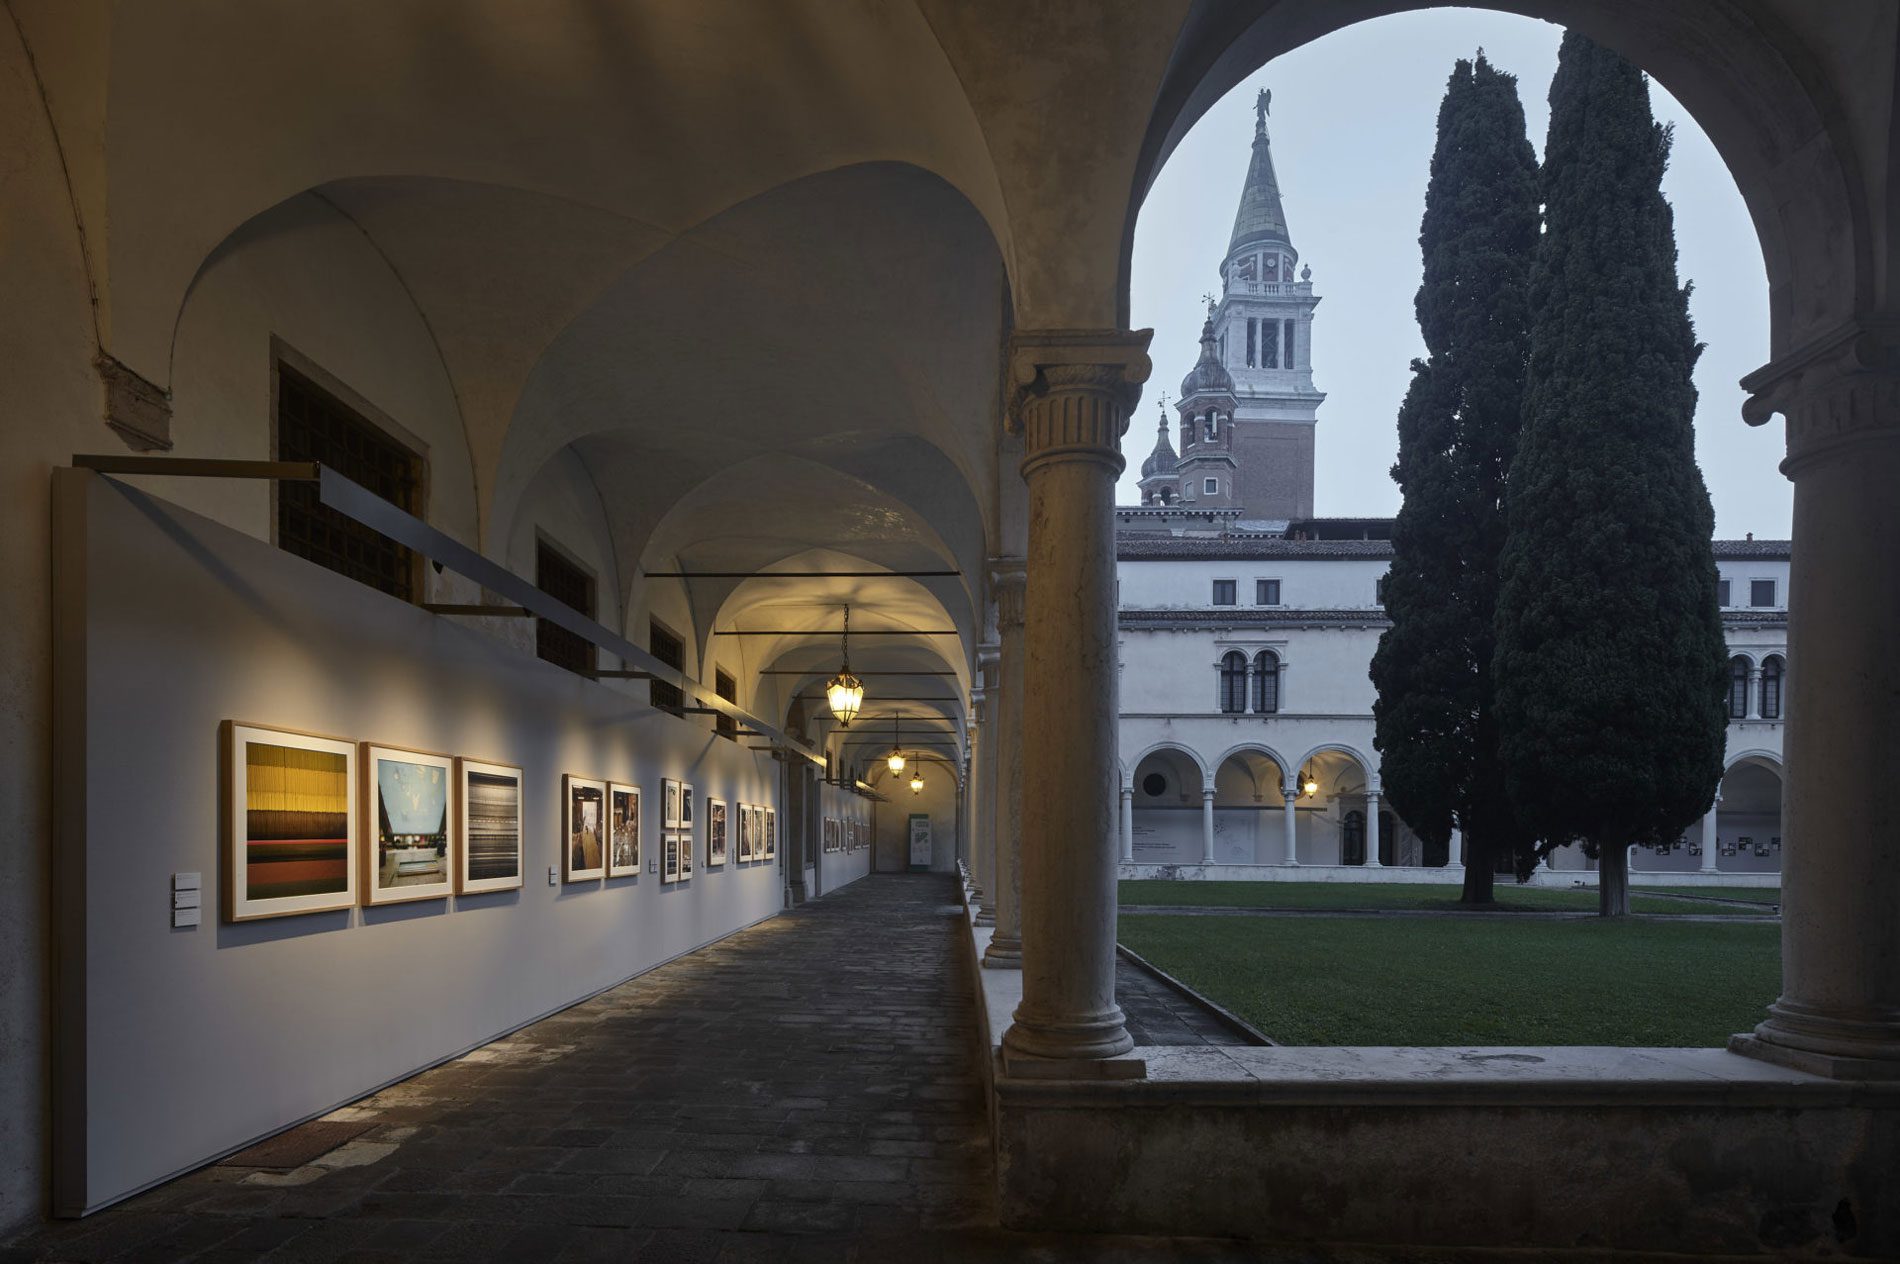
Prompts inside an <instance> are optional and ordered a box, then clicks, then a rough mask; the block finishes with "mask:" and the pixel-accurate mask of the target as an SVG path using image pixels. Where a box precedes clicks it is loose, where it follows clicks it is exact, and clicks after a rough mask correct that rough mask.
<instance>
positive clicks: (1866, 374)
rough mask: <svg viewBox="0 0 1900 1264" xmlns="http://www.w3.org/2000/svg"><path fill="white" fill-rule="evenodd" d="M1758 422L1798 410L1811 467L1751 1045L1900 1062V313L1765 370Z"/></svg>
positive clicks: (1840, 1061)
mask: <svg viewBox="0 0 1900 1264" xmlns="http://www.w3.org/2000/svg"><path fill="white" fill-rule="evenodd" d="M1743 385H1744V386H1745V387H1747V388H1748V389H1749V390H1750V391H1753V392H1756V394H1755V397H1754V398H1753V399H1751V400H1749V401H1748V404H1747V405H1746V406H1745V407H1744V410H1743V415H1744V416H1745V417H1746V418H1747V419H1748V420H1750V421H1753V422H1757V423H1759V422H1762V421H1766V420H1767V418H1768V416H1769V415H1770V413H1772V412H1780V413H1782V414H1783V415H1784V416H1786V417H1787V420H1788V459H1787V460H1786V461H1784V462H1783V463H1782V466H1781V469H1782V472H1783V473H1785V474H1786V475H1787V476H1788V477H1789V478H1790V479H1792V480H1793V482H1794V556H1793V564H1792V567H1791V572H1790V576H1789V583H1788V589H1789V602H1788V658H1789V661H1790V662H1794V663H1798V664H1800V670H1801V705H1800V706H1799V708H1797V709H1792V710H1790V711H1789V713H1788V721H1787V725H1786V728H1785V730H1784V731H1785V733H1786V734H1787V741H1786V745H1785V749H1786V752H1787V791H1786V798H1785V800H1784V806H1783V826H1782V836H1783V839H1784V842H1785V843H1787V844H1791V845H1785V846H1784V847H1783V848H1782V872H1781V881H1782V889H1783V892H1784V896H1783V904H1782V927H1781V976H1782V985H1781V987H1782V991H1781V997H1780V999H1779V1000H1777V1001H1776V1002H1775V1003H1774V1004H1773V1005H1771V1006H1770V1007H1769V1009H1768V1017H1767V1019H1766V1020H1765V1021H1764V1022H1762V1023H1761V1025H1760V1026H1758V1027H1756V1028H1755V1030H1754V1032H1753V1033H1752V1034H1750V1035H1747V1036H1741V1037H1738V1038H1736V1039H1735V1040H1734V1041H1732V1042H1731V1048H1735V1049H1737V1050H1738V1051H1739V1052H1743V1053H1748V1054H1752V1055H1754V1056H1757V1057H1763V1058H1768V1059H1771V1060H1773V1061H1777V1062H1782V1063H1785V1064H1791V1065H1794V1066H1798V1067H1801V1068H1803V1069H1806V1070H1810V1071H1814V1072H1817V1073H1819V1074H1823V1075H1830V1076H1835V1077H1838V1078H1844V1079H1886V1080H1892V1079H1900V917H1895V916H1894V915H1893V910H1894V909H1895V908H1896V907H1900V846H1896V845H1895V840H1896V839H1900V796H1896V795H1895V794H1894V792H1893V785H1892V782H1893V772H1894V769H1895V768H1896V767H1900V716H1896V714H1895V712H1894V707H1893V700H1894V698H1895V697H1900V654H1895V653H1894V649H1893V642H1892V637H1893V629H1894V628H1896V627H1900V566H1896V565H1894V558H1895V556H1896V555H1897V554H1900V496H1896V495H1895V494H1894V489H1895V488H1896V487H1900V328H1896V327H1895V326H1893V325H1888V326H1885V327H1881V326H1873V327H1869V326H1864V325H1850V326H1848V327H1846V328H1845V329H1844V330H1843V331H1841V332H1840V333H1838V334H1836V335H1834V336H1832V337H1828V338H1823V339H1821V340H1818V341H1817V342H1814V343H1810V344H1809V345H1808V346H1807V347H1805V348H1804V349H1803V350H1801V351H1799V352H1797V353H1795V355H1793V356H1791V357H1789V358H1788V359H1786V360H1784V361H1780V362H1778V363H1776V364H1773V365H1770V366H1768V367H1767V368H1764V369H1761V370H1758V371H1757V372H1756V373H1754V374H1752V375H1751V376H1750V377H1748V378H1747V379H1744V381H1743Z"/></svg>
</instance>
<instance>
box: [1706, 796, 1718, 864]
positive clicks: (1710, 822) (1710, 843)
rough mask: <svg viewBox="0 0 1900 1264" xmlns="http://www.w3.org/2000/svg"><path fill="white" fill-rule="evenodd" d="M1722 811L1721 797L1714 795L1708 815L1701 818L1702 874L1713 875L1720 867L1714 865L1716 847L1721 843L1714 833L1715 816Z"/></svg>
mask: <svg viewBox="0 0 1900 1264" xmlns="http://www.w3.org/2000/svg"><path fill="white" fill-rule="evenodd" d="M1721 809H1722V796H1721V795H1719V794H1718V795H1716V796H1715V802H1714V803H1711V804H1710V805H1709V814H1708V815H1707V816H1705V817H1703V818H1702V872H1703V873H1714V872H1715V871H1716V870H1717V869H1718V868H1720V866H1718V865H1717V864H1716V863H1715V858H1716V855H1717V854H1718V853H1717V851H1716V845H1717V844H1718V843H1719V842H1720V841H1721V838H1720V836H1719V835H1718V834H1717V832H1716V820H1715V815H1716V813H1717V812H1719V811H1721Z"/></svg>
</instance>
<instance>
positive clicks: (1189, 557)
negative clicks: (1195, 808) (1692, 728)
mask: <svg viewBox="0 0 1900 1264" xmlns="http://www.w3.org/2000/svg"><path fill="white" fill-rule="evenodd" d="M1788 547H1789V545H1788V541H1786V540H1716V541H1715V542H1714V548H1715V556H1716V558H1717V559H1718V560H1721V561H1739V560H1749V561H1763V562H1768V561H1779V562H1785V561H1787V560H1788ZM1115 555H1116V556H1117V557H1118V558H1120V559H1121V560H1122V561H1125V562H1185V561H1193V560H1196V559H1200V558H1228V559H1233V560H1236V561H1281V560H1291V559H1298V558H1340V557H1344V558H1360V559H1364V560H1377V559H1380V558H1389V557H1391V556H1392V541H1390V540H1287V539H1282V538H1280V537H1278V536H1259V537H1253V538H1246V537H1233V536H1229V537H1226V538H1217V537H1213V536H1163V535H1124V536H1122V537H1121V538H1120V539H1119V540H1117V541H1116V543H1115Z"/></svg>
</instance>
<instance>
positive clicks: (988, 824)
mask: <svg viewBox="0 0 1900 1264" xmlns="http://www.w3.org/2000/svg"><path fill="white" fill-rule="evenodd" d="M996 654H997V648H996V646H995V645H979V646H977V649H976V669H977V673H978V675H977V679H978V680H979V681H981V682H982V690H983V707H984V711H985V712H986V713H987V714H990V715H992V716H993V715H994V714H995V712H996V709H997V707H998V706H999V705H1000V703H1001V701H1002V699H1001V697H1000V691H999V690H998V688H997V682H996ZM996 745H997V744H996V743H991V746H992V748H994V747H995V746H996ZM1000 764H1001V761H1000V759H999V758H998V757H997V753H996V752H995V751H994V750H993V751H992V755H991V758H990V768H989V771H990V777H989V783H990V792H989V793H990V803H991V812H990V817H989V819H988V820H986V821H979V822H978V823H977V833H976V846H974V847H973V848H971V849H970V850H971V854H972V855H973V856H974V857H975V860H976V863H975V864H974V865H973V866H972V868H973V869H974V870H975V872H976V889H977V905H976V921H975V923H974V924H975V925H977V926H994V925H996V832H997V831H996V821H997V816H996V811H995V806H996V804H998V803H999V802H1001V799H1000V798H999V797H998V794H997V791H998V790H1000V789H1001V786H1000V785H999V784H998V783H999V782H1000V781H1001V774H1002V768H1001V766H1000Z"/></svg>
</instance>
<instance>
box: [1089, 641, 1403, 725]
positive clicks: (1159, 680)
mask: <svg viewBox="0 0 1900 1264" xmlns="http://www.w3.org/2000/svg"><path fill="white" fill-rule="evenodd" d="M1380 631H1381V629H1380V628H1378V627H1370V628H1246V627H1235V628H1230V629H1214V628H1208V629H1195V630H1191V631H1176V630H1167V631H1150V630H1147V629H1145V628H1139V627H1132V626H1128V625H1124V626H1123V627H1122V629H1121V632H1120V637H1119V639H1120V645H1121V706H1122V714H1123V715H1127V716H1150V715H1183V714H1185V715H1207V716H1219V715H1221V710H1220V660H1221V658H1222V656H1223V655H1225V654H1226V653H1228V651H1230V650H1239V651H1240V652H1241V653H1243V654H1245V655H1246V656H1247V659H1248V661H1249V663H1251V662H1252V660H1253V657H1254V655H1256V654H1258V653H1259V652H1260V651H1261V650H1272V651H1273V652H1274V653H1275V654H1277V655H1279V656H1280V710H1279V712H1278V713H1277V714H1278V715H1279V716H1283V717H1284V716H1359V715H1365V716H1367V717H1368V718H1370V716H1371V714H1372V703H1373V699H1374V698H1375V697H1376V696H1377V695H1376V692H1375V691H1374V689H1373V687H1372V680H1371V678H1370V677H1369V676H1368V675H1367V674H1366V673H1367V668H1368V667H1369V665H1370V664H1371V662H1372V654H1373V651H1374V650H1375V649H1377V648H1378V645H1379V633H1380ZM1249 705H1251V695H1249ZM1240 719H1241V721H1242V722H1243V723H1245V722H1247V721H1250V720H1254V721H1258V722H1268V723H1270V722H1272V720H1271V718H1269V717H1253V716H1251V715H1249V716H1244V717H1240Z"/></svg>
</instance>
